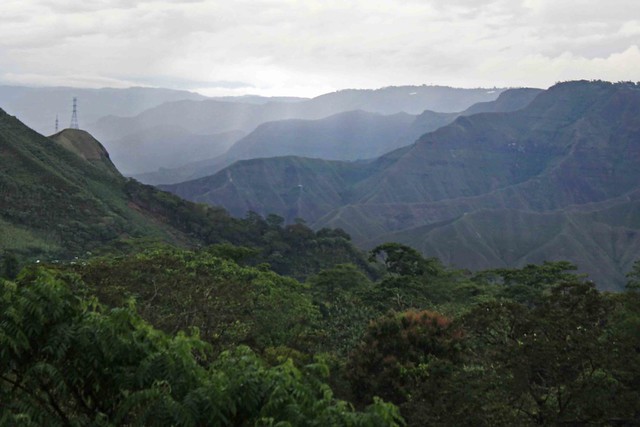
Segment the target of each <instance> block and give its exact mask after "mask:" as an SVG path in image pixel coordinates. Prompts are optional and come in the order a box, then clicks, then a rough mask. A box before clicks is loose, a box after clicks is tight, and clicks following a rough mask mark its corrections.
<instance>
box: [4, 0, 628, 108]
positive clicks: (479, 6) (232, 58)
mask: <svg viewBox="0 0 640 427" xmlns="http://www.w3.org/2000/svg"><path fill="white" fill-rule="evenodd" d="M581 78H587V79H604V80H612V81H618V80H632V81H639V80H640V1H638V0H494V1H491V0H395V1H391V0H354V1H348V0H317V1H316V0H304V1H302V0H301V1H292V0H253V1H249V0H202V1H199V0H173V1H171V0H164V1H159V0H142V1H134V0H0V84H12V85H39V86H40V85H47V86H50V85H65V86H81V87H105V86H111V87H127V86H161V87H170V88H177V89H187V90H195V91H198V92H201V93H204V94H208V95H233V94H247V93H255V94H261V95H299V96H313V95H318V94H320V93H324V92H329V91H333V90H336V89H343V88H376V87H382V86H390V85H405V84H443V85H451V86H461V87H477V86H484V87H492V86H500V87H502V86H537V87H548V86H550V85H552V84H553V83H555V82H557V81H562V80H571V79H581Z"/></svg>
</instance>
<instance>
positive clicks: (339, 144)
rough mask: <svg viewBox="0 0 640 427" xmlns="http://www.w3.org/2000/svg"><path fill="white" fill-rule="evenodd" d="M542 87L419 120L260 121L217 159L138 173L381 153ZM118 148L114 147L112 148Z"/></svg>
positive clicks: (172, 175)
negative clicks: (267, 159) (247, 161)
mask: <svg viewBox="0 0 640 427" xmlns="http://www.w3.org/2000/svg"><path fill="white" fill-rule="evenodd" d="M539 92H541V90H539V89H526V88H525V89H509V90H506V91H504V92H502V93H501V94H500V95H499V96H498V98H497V99H496V100H495V101H489V102H481V103H479V104H478V106H476V105H475V104H474V105H472V106H471V107H469V108H468V109H467V110H465V111H463V112H462V113H437V112H434V111H430V110H426V111H424V112H423V113H422V114H420V115H419V116H417V117H415V118H414V119H413V121H410V120H409V118H410V117H413V116H410V115H407V114H404V113H397V114H393V115H389V116H384V115H380V114H379V113H368V112H365V111H361V110H358V111H348V112H344V113H338V114H335V115H333V116H329V117H327V118H325V119H318V120H302V119H289V120H280V121H275V122H267V123H263V124H261V125H259V126H258V127H257V128H256V129H255V130H254V131H253V132H251V133H250V134H249V135H247V136H246V137H244V138H242V139H240V140H238V141H237V142H236V143H235V144H234V145H233V146H232V147H231V148H230V149H229V151H228V152H227V153H225V154H223V155H220V156H217V157H215V158H211V159H205V160H200V161H197V162H193V163H191V164H189V163H187V164H184V165H182V166H180V167H178V168H162V169H161V170H158V171H156V172H150V173H145V174H135V175H134V177H135V178H136V179H138V180H140V181H141V182H144V183H147V184H153V185H157V184H175V183H179V182H183V181H188V180H192V179H197V178H200V177H203V176H207V175H212V174H214V173H216V172H217V171H219V170H221V169H223V168H224V167H227V166H229V165H231V164H232V163H233V162H234V161H236V160H240V159H250V158H260V157H275V156H304V157H317V158H321V159H325V160H357V159H368V158H374V157H377V156H379V155H381V154H383V153H384V152H388V151H391V150H394V149H396V148H399V147H403V146H405V145H409V144H412V143H413V142H415V141H416V139H418V138H419V137H420V136H422V135H423V134H425V133H427V132H431V131H433V130H435V129H438V128H439V127H442V126H444V125H447V124H449V123H451V122H452V121H453V120H455V119H456V117H458V116H460V115H469V114H475V113H477V112H482V111H484V110H487V111H491V112H495V111H513V110H517V109H520V108H523V107H524V106H526V105H527V104H528V103H529V102H531V100H532V99H533V98H534V97H535V96H536V95H537V94H538V93H539ZM114 149H116V148H115V147H113V148H112V151H113V150H114Z"/></svg>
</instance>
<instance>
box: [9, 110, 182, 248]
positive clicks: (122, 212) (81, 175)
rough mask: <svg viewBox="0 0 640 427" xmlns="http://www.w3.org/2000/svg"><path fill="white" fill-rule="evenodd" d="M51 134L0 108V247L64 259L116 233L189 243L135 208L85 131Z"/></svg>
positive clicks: (165, 223)
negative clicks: (56, 141) (53, 137)
mask: <svg viewBox="0 0 640 427" xmlns="http://www.w3.org/2000/svg"><path fill="white" fill-rule="evenodd" d="M56 139H57V140H58V141H59V143H55V142H54V141H53V140H51V139H48V138H45V137H43V136H42V135H40V134H38V133H36V132H34V131H32V130H30V129H29V128H27V127H26V126H24V125H23V124H22V123H20V122H19V121H18V120H17V119H15V118H14V117H11V116H9V115H7V114H6V113H4V112H1V111H0V166H1V167H0V206H2V209H1V210H0V220H1V221H2V231H3V233H2V234H3V237H2V240H0V246H1V249H11V250H16V251H18V252H20V253H23V254H27V255H29V254H40V255H42V254H47V253H48V254H50V255H51V256H71V255H82V254H83V253H84V251H87V250H91V249H93V248H95V247H97V246H99V245H101V244H103V243H105V242H108V241H112V240H115V239H118V238H123V237H149V238H154V239H160V240H165V241H172V242H176V241H182V242H185V241H188V240H189V238H188V237H187V236H186V235H185V234H184V233H183V232H181V231H179V230H177V229H175V228H174V227H172V226H171V225H169V222H170V221H168V220H167V219H166V218H162V216H161V215H154V214H151V213H150V212H148V211H145V208H144V207H140V206H136V204H135V202H134V201H133V200H132V199H131V197H130V194H129V193H130V190H131V189H130V187H131V185H132V184H131V183H129V182H128V181H127V180H126V179H125V178H123V177H122V176H120V175H119V174H118V173H117V171H116V170H115V169H112V165H110V162H108V158H106V159H105V158H103V159H98V158H96V157H100V156H99V155H102V154H103V153H102V152H101V151H100V150H101V149H102V147H101V146H99V143H97V141H95V140H93V138H91V137H90V135H88V134H86V133H84V132H78V131H64V132H63V133H62V134H58V135H57V136H56ZM82 143H84V144H85V145H82ZM95 144H98V145H95ZM63 146H66V147H69V148H71V149H75V150H76V151H70V150H68V149H67V148H64V147H63ZM74 147H75V148H74ZM78 147H81V148H82V151H77V150H78ZM87 147H88V148H87ZM105 153H106V152H105ZM134 185H135V184H134ZM140 187H141V188H142V186H140ZM140 191H148V192H150V194H153V193H159V192H158V191H157V190H152V189H150V188H149V189H146V190H140Z"/></svg>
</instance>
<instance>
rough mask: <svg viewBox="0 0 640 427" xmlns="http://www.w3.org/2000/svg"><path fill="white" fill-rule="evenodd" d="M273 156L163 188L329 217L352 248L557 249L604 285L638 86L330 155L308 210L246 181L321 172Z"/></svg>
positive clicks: (557, 95) (634, 182) (485, 261)
mask: <svg viewBox="0 0 640 427" xmlns="http://www.w3.org/2000/svg"><path fill="white" fill-rule="evenodd" d="M308 161H311V160H308ZM283 162H284V160H283V159H263V160H260V161H253V163H251V164H250V163H246V162H244V163H243V162H241V163H239V164H237V165H234V166H232V167H230V168H228V169H226V170H223V171H221V172H219V173H218V174H217V175H215V177H217V178H215V179H217V180H218V181H216V180H215V179H213V177H211V178H203V179H201V180H196V181H193V182H187V183H182V184H179V185H176V186H167V187H165V188H167V189H170V190H171V191H174V192H176V193H177V194H182V195H185V196H186V197H188V198H190V199H192V200H197V201H204V202H208V203H215V204H221V205H223V206H233V207H234V208H235V207H238V208H239V207H241V206H242V207H244V208H247V207H250V208H252V209H257V211H258V212H263V211H269V212H276V213H278V214H281V215H285V216H287V217H288V218H289V219H291V216H294V215H295V216H300V217H306V218H307V219H308V220H309V221H310V222H311V223H312V224H313V225H314V226H315V227H323V226H331V227H341V228H343V229H345V230H346V231H347V232H349V233H351V234H352V235H353V236H354V239H355V240H356V241H357V242H359V243H361V244H363V245H366V246H371V245H373V244H376V243H378V242H381V241H385V240H399V241H400V242H401V243H408V244H411V245H412V246H414V247H416V248H419V249H421V250H422V251H423V252H424V253H425V254H426V255H434V256H439V257H440V258H441V259H442V260H443V261H445V262H447V263H453V264H457V265H461V266H472V267H475V268H489V267H501V266H517V265H524V264H525V263H527V262H539V261H541V260H543V259H544V258H545V257H548V258H551V259H554V258H563V259H569V260H571V261H573V262H576V263H577V264H578V265H580V266H581V267H582V268H584V270H585V271H587V272H589V273H590V274H591V277H592V278H593V279H594V280H596V281H597V282H599V285H600V286H601V287H603V288H609V289H613V288H619V286H621V283H623V282H624V277H623V275H624V272H626V271H628V268H630V266H631V263H632V262H633V260H634V259H635V258H636V257H637V253H638V252H637V249H638V248H639V242H640V220H638V219H637V218H640V211H639V210H638V209H640V204H639V203H638V200H637V196H636V195H637V194H638V191H639V190H640V87H639V86H638V85H635V84H632V83H620V84H611V83H606V82H586V81H579V82H567V83H562V84H558V85H556V86H554V87H552V88H550V89H549V90H547V91H545V92H542V93H540V94H538V95H537V96H536V97H535V99H534V100H533V101H532V102H531V103H530V104H529V105H527V106H526V107H524V108H522V109H519V110H517V111H514V112H508V113H503V112H495V113H481V114H474V115H470V116H461V117H458V118H457V119H456V120H455V121H454V122H453V123H451V124H449V125H447V126H444V127H442V128H440V129H438V130H436V131H435V132H432V133H428V134H426V135H424V136H423V137H421V138H420V139H419V140H418V141H417V142H416V143H415V144H414V145H412V146H409V147H405V148H402V149H399V150H397V151H395V152H391V153H388V154H387V155H385V156H382V157H380V158H379V159H377V160H374V161H371V162H368V163H366V164H364V165H362V164H359V165H355V166H353V165H352V166H353V167H354V168H355V169H352V171H351V173H349V172H348V168H349V166H347V165H348V164H347V165H345V166H339V165H334V166H333V168H334V169H341V170H342V172H341V176H343V177H348V178H347V179H343V180H336V185H335V186H332V187H331V188H330V189H329V188H325V189H323V190H322V191H323V192H324V193H325V194H334V195H335V196H334V197H331V198H330V203H329V202H327V203H325V204H324V205H326V208H325V209H324V210H322V211H319V210H315V211H310V210H306V209H305V207H306V206H307V203H306V201H305V200H306V199H309V200H313V199H314V198H315V197H320V195H318V194H315V193H311V192H309V193H308V194H305V195H304V196H301V197H304V198H306V199H300V198H298V199H295V198H294V199H291V201H290V202H289V203H284V205H283V206H282V207H280V205H279V203H281V202H286V201H287V200H288V199H286V198H280V200H281V202H278V203H277V204H275V205H269V204H264V203H263V204H261V203H258V202H257V201H256V199H255V198H253V196H252V192H251V191H252V188H253V186H255V185H258V184H257V180H259V181H262V184H261V185H266V184H265V183H264V180H265V179H266V178H265V176H266V175H269V176H271V177H272V178H271V181H272V182H273V181H274V180H275V179H276V178H273V177H276V176H282V174H285V175H287V174H288V175H289V176H299V177H305V179H304V180H302V179H300V180H299V182H297V183H294V182H291V181H288V180H282V181H279V182H281V183H282V184H281V187H279V188H278V187H277V186H274V187H273V190H272V191H275V192H276V193H278V194H287V192H289V191H294V188H295V186H296V185H303V188H308V189H309V190H311V189H312V188H313V185H312V184H310V183H311V182H314V181H315V182H318V181H319V182H327V181H326V180H324V179H323V178H322V177H321V176H320V173H316V172H314V167H313V165H311V164H308V163H306V164H305V167H304V168H301V167H296V165H295V163H289V164H288V165H287V164H286V163H285V165H286V166H285V169H284V171H283V170H282V169H281V166H282V163H283ZM249 165H251V167H249ZM258 171H269V173H268V174H266V173H264V172H261V173H258ZM285 171H287V172H285ZM301 171H304V172H305V173H304V174H303V173H302V172H301ZM318 171H320V169H318ZM322 173H325V172H322ZM225 175H228V176H231V177H232V179H233V184H230V183H229V182H224V179H223V177H224V176H225ZM254 179H255V180H254ZM216 183H217V184H216ZM221 185H222V187H221ZM231 185H232V187H230V186H231ZM198 188H199V190H197V189H198ZM222 188H227V190H225V192H222V191H221V189H222ZM229 188H233V191H229ZM325 199H326V197H325ZM327 200H329V199H327ZM330 205H332V207H330ZM232 212H235V213H236V214H237V213H239V212H238V211H234V210H233V209H232ZM551 224H555V225H553V226H552V225H551ZM606 280H610V282H605V281H606Z"/></svg>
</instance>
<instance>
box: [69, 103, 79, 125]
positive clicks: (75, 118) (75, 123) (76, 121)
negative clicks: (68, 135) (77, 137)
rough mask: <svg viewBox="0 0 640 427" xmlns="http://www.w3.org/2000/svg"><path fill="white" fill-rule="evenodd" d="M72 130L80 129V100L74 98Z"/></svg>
mask: <svg viewBox="0 0 640 427" xmlns="http://www.w3.org/2000/svg"><path fill="white" fill-rule="evenodd" d="M69 127H70V128H71V129H80V127H79V126H78V98H76V97H75V96H74V97H73V113H71V126H69Z"/></svg>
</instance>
